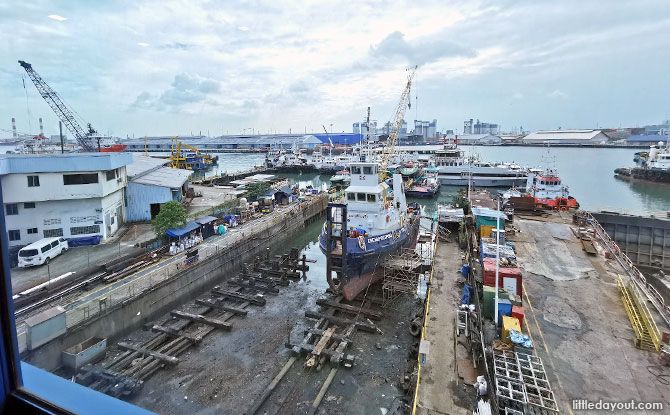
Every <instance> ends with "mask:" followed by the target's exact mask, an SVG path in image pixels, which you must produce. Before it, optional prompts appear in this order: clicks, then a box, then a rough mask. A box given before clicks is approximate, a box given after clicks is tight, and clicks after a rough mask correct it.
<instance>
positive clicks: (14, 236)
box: [7, 229, 21, 241]
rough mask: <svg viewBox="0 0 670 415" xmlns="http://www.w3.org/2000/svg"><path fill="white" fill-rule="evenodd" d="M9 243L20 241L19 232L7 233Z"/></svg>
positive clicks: (16, 230) (10, 231)
mask: <svg viewBox="0 0 670 415" xmlns="http://www.w3.org/2000/svg"><path fill="white" fill-rule="evenodd" d="M7 234H8V235H9V240H10V241H20V240H21V231H20V230H18V229H12V230H9V231H7Z"/></svg>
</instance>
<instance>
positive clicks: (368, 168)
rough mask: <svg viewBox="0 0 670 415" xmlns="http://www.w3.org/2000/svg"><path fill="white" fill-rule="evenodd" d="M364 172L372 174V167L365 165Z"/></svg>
mask: <svg viewBox="0 0 670 415" xmlns="http://www.w3.org/2000/svg"><path fill="white" fill-rule="evenodd" d="M363 174H372V167H370V166H364V167H363Z"/></svg>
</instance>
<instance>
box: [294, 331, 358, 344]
mask: <svg viewBox="0 0 670 415" xmlns="http://www.w3.org/2000/svg"><path fill="white" fill-rule="evenodd" d="M325 332H326V331H325V330H319V329H315V328H310V329H307V330H304V331H303V334H310V333H311V334H314V335H317V336H323V334H324V333H325ZM330 338H331V339H333V340H337V341H338V342H345V341H346V342H349V341H351V339H350V338H349V337H348V336H346V335H342V334H333V335H331V336H330Z"/></svg>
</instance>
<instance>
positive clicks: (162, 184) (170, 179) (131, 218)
mask: <svg viewBox="0 0 670 415" xmlns="http://www.w3.org/2000/svg"><path fill="white" fill-rule="evenodd" d="M166 162H167V160H165V159H159V158H153V157H147V156H143V155H139V154H133V161H132V163H131V164H129V165H128V166H127V167H126V172H127V175H128V189H127V190H126V198H125V205H126V221H127V222H142V221H149V220H151V219H153V218H154V217H155V216H156V215H157V214H158V212H159V211H160V207H161V205H162V204H163V203H166V202H170V201H173V200H174V201H177V202H180V201H181V200H182V198H183V197H184V195H185V194H186V191H187V189H188V179H189V177H190V176H191V174H192V173H193V172H192V171H191V170H184V169H174V168H171V167H165V163H166Z"/></svg>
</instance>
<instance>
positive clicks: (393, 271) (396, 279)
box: [380, 248, 423, 307]
mask: <svg viewBox="0 0 670 415" xmlns="http://www.w3.org/2000/svg"><path fill="white" fill-rule="evenodd" d="M422 264H423V260H422V258H421V256H420V255H419V254H417V253H416V252H415V251H414V250H413V249H410V248H404V249H402V250H401V251H400V252H399V253H398V254H395V255H389V256H387V257H386V258H384V259H383V260H382V262H381V264H380V265H381V267H382V270H383V273H384V277H383V280H382V296H383V306H384V307H387V306H388V305H389V304H391V303H392V302H393V301H395V300H396V299H398V298H399V297H401V296H403V295H407V294H411V295H413V294H415V293H416V291H417V287H418V284H419V276H420V275H421V272H419V269H420V268H421V265H422Z"/></svg>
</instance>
